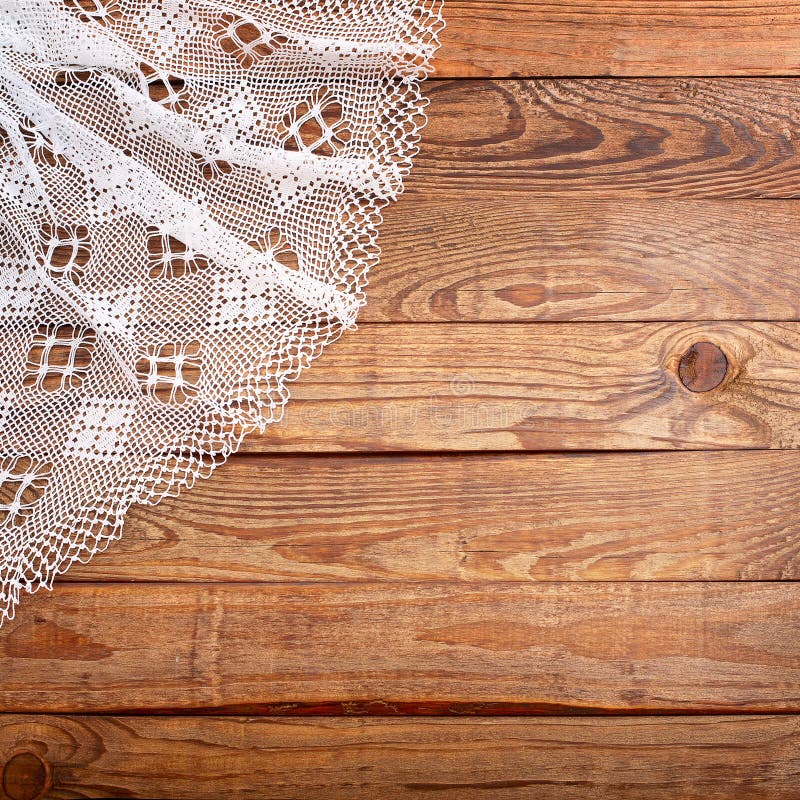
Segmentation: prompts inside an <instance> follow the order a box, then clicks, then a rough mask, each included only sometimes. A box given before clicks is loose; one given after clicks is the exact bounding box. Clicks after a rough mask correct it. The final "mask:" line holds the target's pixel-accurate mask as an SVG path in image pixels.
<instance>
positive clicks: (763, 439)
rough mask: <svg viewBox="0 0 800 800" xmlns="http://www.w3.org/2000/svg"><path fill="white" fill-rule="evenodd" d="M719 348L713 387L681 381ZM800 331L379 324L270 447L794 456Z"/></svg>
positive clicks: (321, 364) (311, 384)
mask: <svg viewBox="0 0 800 800" xmlns="http://www.w3.org/2000/svg"><path fill="white" fill-rule="evenodd" d="M701 341H709V342H712V343H714V344H717V345H719V346H720V347H721V348H722V349H723V351H724V352H725V354H726V356H727V358H728V361H729V370H728V376H727V377H726V379H725V381H723V383H722V385H721V386H719V387H718V388H716V389H714V390H713V391H710V392H704V393H695V392H691V391H689V390H688V389H686V388H685V387H684V386H683V385H682V384H681V382H680V380H679V378H678V376H677V374H676V373H677V369H678V364H679V362H680V358H681V356H682V355H683V354H684V353H685V352H686V351H687V350H688V349H689V348H690V347H691V346H692V345H693V344H694V343H695V342H701ZM798 366H800V327H798V324H797V323H788V322H787V323H777V324H776V323H733V322H731V323H720V322H715V323H575V324H568V323H563V324H562V323H552V324H547V325H539V324H530V325H526V324H485V325H483V324H481V325H475V324H467V325H464V324H448V325H436V324H420V325H366V326H364V327H363V328H362V329H361V331H359V333H358V335H355V336H353V335H350V336H345V337H343V338H342V339H341V340H340V341H339V342H336V343H335V344H334V345H331V346H330V348H329V349H328V350H327V351H326V353H325V355H324V356H323V357H322V358H320V359H319V360H318V361H316V362H315V363H314V366H313V368H312V369H310V370H309V371H308V372H306V373H304V374H303V375H302V377H301V379H300V380H299V381H298V382H297V384H296V385H294V386H293V387H292V394H293V400H292V402H290V403H289V405H288V407H287V409H286V413H285V417H284V420H283V421H282V422H281V423H280V424H279V425H272V426H270V427H269V428H268V429H267V431H266V433H265V434H264V435H261V436H257V435H254V436H252V437H249V438H248V439H247V440H246V442H245V445H244V447H245V449H246V450H248V451H250V452H256V451H275V450H282V451H309V452H312V451H313V452H325V451H336V450H351V451H358V450H364V451H367V450H385V451H386V450H462V451H464V450H565V449H566V450H620V449H662V450H671V449H676V448H677V449H719V448H776V449H781V448H794V447H797V446H798V444H800V407H799V406H798V378H799V376H800V371H798Z"/></svg>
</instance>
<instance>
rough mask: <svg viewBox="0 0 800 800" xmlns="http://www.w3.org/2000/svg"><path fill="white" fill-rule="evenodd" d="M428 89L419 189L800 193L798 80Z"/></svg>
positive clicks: (412, 182) (548, 195)
mask: <svg viewBox="0 0 800 800" xmlns="http://www.w3.org/2000/svg"><path fill="white" fill-rule="evenodd" d="M476 35H480V32H479V31H476ZM426 94H427V95H428V97H430V99H431V105H430V124H429V125H428V127H427V128H426V129H425V134H424V138H423V145H422V149H421V152H420V154H419V156H418V157H417V159H416V160H415V167H414V172H413V173H412V175H411V177H410V179H409V180H408V189H409V191H410V192H411V193H414V194H424V195H426V196H430V195H432V194H434V193H435V194H437V195H442V194H447V195H452V194H453V193H454V192H459V193H460V195H461V196H462V197H463V198H464V199H467V198H468V197H470V196H471V195H473V196H474V195H478V196H480V195H482V194H483V193H485V192H486V191H492V192H494V193H499V192H507V193H516V194H520V193H524V195H525V196H526V198H528V199H530V198H533V197H541V198H545V199H546V200H547V201H548V202H552V201H553V200H554V199H555V198H557V197H558V196H559V195H594V196H601V197H604V198H608V197H613V196H616V195H627V196H639V197H648V196H649V197H656V196H670V197H681V196H683V197H701V198H715V197H740V198H747V197H752V198H758V197H765V198H790V197H800V155H798V148H797V144H796V143H797V141H798V140H800V113H798V111H800V82H798V80H797V79H792V78H785V79H779V78H775V79H757V78H747V79H723V78H718V79H713V80H711V79H695V78H692V79H683V78H682V79H650V80H624V79H611V80H609V79H605V80H603V79H585V80H516V81H489V80H486V81H440V82H434V83H431V84H429V85H428V86H427V88H426ZM405 202H406V204H410V203H411V202H412V201H411V200H406V201H405ZM722 223H723V220H720V224H722Z"/></svg>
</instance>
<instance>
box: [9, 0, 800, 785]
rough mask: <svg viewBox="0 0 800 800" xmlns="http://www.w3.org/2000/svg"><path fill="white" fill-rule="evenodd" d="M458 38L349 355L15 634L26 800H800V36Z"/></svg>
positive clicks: (779, 18) (15, 757)
mask: <svg viewBox="0 0 800 800" xmlns="http://www.w3.org/2000/svg"><path fill="white" fill-rule="evenodd" d="M446 11H447V20H448V26H449V27H448V29H447V31H446V32H445V35H444V46H443V48H442V50H441V53H440V56H439V58H438V60H437V66H438V73H437V75H438V77H437V79H436V80H434V81H432V82H431V83H429V84H428V86H427V89H426V91H427V94H428V96H429V97H430V100H431V105H430V119H431V121H430V125H429V127H428V129H427V132H426V136H425V143H424V146H423V148H422V152H421V153H420V156H419V158H418V160H417V166H416V170H415V172H414V173H413V175H412V177H411V179H410V180H409V182H408V191H407V195H406V196H405V197H404V198H403V199H402V200H401V202H400V204H399V205H397V206H396V207H394V208H392V209H391V210H389V211H388V212H387V214H386V216H387V219H386V223H385V227H384V231H383V234H382V245H383V248H384V258H383V262H382V264H381V266H380V267H379V268H378V269H376V270H375V273H374V275H373V277H372V280H371V286H370V289H369V305H368V306H367V308H366V309H365V311H364V315H363V318H362V319H363V324H362V325H361V326H360V330H359V332H358V333H351V334H349V335H347V336H345V337H344V339H343V340H341V341H340V342H338V343H337V344H335V345H333V346H331V348H330V350H329V351H328V352H327V353H326V355H325V356H324V357H323V358H322V359H321V360H320V361H319V362H318V363H317V364H316V365H315V366H314V368H313V369H311V370H310V371H309V372H308V373H306V374H304V376H303V378H302V380H301V381H300V382H299V383H298V384H297V385H296V386H295V387H294V400H293V402H292V403H291V404H290V406H289V408H288V411H287V414H286V419H285V422H283V423H282V424H280V425H276V426H273V427H272V429H271V430H269V432H268V433H267V435H265V436H263V437H260V438H258V437H256V438H253V439H251V440H250V441H249V443H248V444H247V446H246V448H245V452H243V453H242V454H241V455H239V456H237V457H235V458H233V459H231V461H230V463H229V464H228V465H226V466H225V467H222V468H220V469H219V470H218V472H217V473H216V474H215V475H214V476H213V477H212V478H211V479H210V480H208V481H206V482H201V483H200V484H199V485H198V486H197V487H196V488H195V489H194V490H193V491H191V492H189V493H186V494H184V495H183V496H182V497H181V498H179V499H177V500H171V501H168V502H165V503H164V504H162V505H161V506H159V507H157V508H155V509H142V508H139V509H137V510H136V511H135V512H134V513H132V514H131V518H130V520H129V522H128V523H127V526H126V533H125V538H124V540H123V541H122V542H121V543H118V544H114V545H113V546H112V547H111V548H110V550H109V551H108V552H107V553H106V554H103V555H99V556H97V557H96V558H95V559H94V561H93V562H92V563H91V564H89V565H87V566H84V567H81V568H74V569H73V570H72V571H71V572H70V573H69V574H68V575H66V576H64V577H63V579H62V580H61V581H60V582H59V583H58V585H57V586H56V590H55V591H54V592H53V593H52V594H41V595H37V596H36V597H35V598H29V599H28V600H27V602H25V603H23V604H22V605H21V607H20V609H19V611H18V614H17V617H16V619H15V620H14V621H13V623H10V624H8V625H7V626H6V627H4V628H3V629H2V631H0V709H2V711H3V712H5V713H3V714H2V716H0V758H2V759H3V762H2V763H3V767H4V771H3V773H2V781H0V783H2V790H0V796H2V797H8V798H14V799H15V800H18V799H19V798H27V800H31V798H34V797H40V796H43V795H44V796H48V797H59V798H73V797H122V796H124V797H147V798H157V797H158V798H223V797H224V798H244V797H255V798H299V799H301V800H314V799H315V798H320V799H322V798H324V799H325V800H331V799H337V798H343V799H345V800H350V799H351V798H352V799H354V800H355V799H357V798H370V800H372V799H374V798H377V800H383V799H384V798H386V799H387V800H404V799H405V798H436V800H448V799H449V798H458V800H469V798H486V799H487V800H500V799H501V798H535V799H536V800H540V799H544V800H548V799H549V798H558V799H559V800H561V799H562V798H564V799H566V798H587V797H597V798H601V797H602V798H611V799H612V800H615V799H616V798H648V800H652V798H683V799H685V798H734V797H735V798H748V800H752V799H754V798H755V799H757V798H764V799H765V800H774V799H775V798H797V797H798V796H800V717H799V716H798V714H800V588H799V587H798V584H797V583H796V582H795V581H796V580H797V579H798V577H800V518H799V517H798V512H800V504H799V503H798V499H797V497H798V493H797V483H798V473H799V472H800V451H798V445H800V371H799V370H798V367H800V324H799V323H798V320H799V319H800V270H798V266H800V225H798V221H800V200H798V199H797V198H800V81H799V80H798V77H797V76H798V75H800V3H798V2H789V3H785V4H779V5H775V4H773V3H771V2H769V3H768V2H766V0H748V2H741V1H737V2H734V0H717V2H715V3H706V2H690V1H689V0H663V1H661V2H640V3H630V2H624V3H623V2H614V1H613V0H586V2H581V3H579V2H576V1H575V0H570V1H568V0H550V2H541V3H540V2H526V1H525V0H450V2H449V3H448V6H447V9H446ZM688 76H691V77H688ZM3 792H5V795H3Z"/></svg>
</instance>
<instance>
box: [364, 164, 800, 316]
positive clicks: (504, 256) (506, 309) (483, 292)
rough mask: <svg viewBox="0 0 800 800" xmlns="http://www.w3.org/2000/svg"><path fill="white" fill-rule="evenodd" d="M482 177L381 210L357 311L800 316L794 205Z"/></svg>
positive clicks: (798, 210) (798, 212) (798, 206)
mask: <svg viewBox="0 0 800 800" xmlns="http://www.w3.org/2000/svg"><path fill="white" fill-rule="evenodd" d="M412 180H416V176H415V177H414V178H413V179H412ZM482 186H485V187H486V196H485V197H480V198H476V197H474V196H466V194H465V193H464V192H462V191H460V190H454V191H451V192H449V193H441V194H438V195H437V196H436V197H434V198H427V197H422V196H420V195H416V196H413V197H411V196H409V197H405V198H403V199H402V201H401V202H400V203H398V204H397V205H395V206H393V207H391V208H390V209H388V210H387V211H386V212H385V216H386V221H385V223H384V224H383V226H382V227H381V233H380V242H381V246H382V249H383V254H382V258H381V264H380V265H379V266H378V267H376V268H375V269H374V270H373V271H372V272H371V273H370V277H369V281H370V282H369V286H368V287H367V298H368V303H367V305H366V307H365V308H364V309H363V310H362V311H361V315H360V317H359V319H360V320H362V321H371V322H428V321H442V320H447V321H464V322H472V321H483V322H503V321H511V320H517V321H530V320H542V321H565V322H566V321H578V320H630V321H637V320H710V319H718V320H733V319H739V320H753V319H765V320H766V319H768V320H796V319H799V318H800V299H798V298H800V248H798V247H797V238H798V233H797V220H798V219H800V203H798V202H797V201H794V200H788V201H781V202H763V201H760V200H737V201H731V200H666V199H664V200H659V199H649V200H639V199H635V198H629V199H624V200H619V199H613V198H608V197H604V198H570V199H568V200H565V199H563V198H559V197H558V196H555V197H549V198H528V197H525V196H521V197H520V196H509V195H508V194H495V193H493V192H492V190H491V182H490V181H482ZM431 188H433V186H432V185H431Z"/></svg>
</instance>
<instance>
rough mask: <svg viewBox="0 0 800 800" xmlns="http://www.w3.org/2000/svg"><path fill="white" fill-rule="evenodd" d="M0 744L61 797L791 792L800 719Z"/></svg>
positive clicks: (0, 727)
mask: <svg viewBox="0 0 800 800" xmlns="http://www.w3.org/2000/svg"><path fill="white" fill-rule="evenodd" d="M4 751H5V752H16V753H18V755H17V756H16V759H17V761H16V762H12V765H11V767H10V768H8V770H7V772H8V775H7V777H8V778H13V777H16V776H17V775H18V774H19V773H20V772H21V771H22V767H23V766H24V763H25V762H23V758H25V759H27V761H28V762H30V764H31V766H34V765H36V764H42V763H43V764H44V769H42V767H41V766H40V767H39V769H40V772H39V780H38V782H37V780H36V778H35V777H33V778H32V779H29V782H28V784H27V785H28V786H30V787H31V788H36V787H37V786H42V785H46V781H47V777H46V770H47V768H48V767H49V769H50V778H49V784H50V786H52V791H51V792H50V794H48V797H52V798H64V799H65V800H66V798H75V797H110V796H113V797H131V798H153V797H169V798H173V800H218V798H220V797H225V798H231V800H234V799H235V798H249V797H267V796H268V797H270V798H275V800H279V799H280V798H285V799H286V800H289V799H290V798H291V799H292V800H297V798H302V799H303V800H361V799H363V800H372V799H373V798H397V800H403V798H429V797H431V796H434V797H437V798H442V799H443V800H470V798H474V800H478V799H479V798H486V797H491V798H492V799H493V800H506V799H507V800H516V799H517V798H522V800H583V799H584V798H586V797H588V796H591V797H613V798H620V799H621V800H659V798H661V799H662V800H674V798H676V797H680V798H682V799H683V800H707V799H708V798H712V797H713V798H716V799H717V800H727V799H728V798H730V799H731V800H733V798H742V797H746V798H748V800H790V798H792V800H793V799H794V798H796V797H797V778H798V774H800V722H798V719H797V718H796V717H791V716H751V717H748V716H732V717H704V718H696V717H694V718H693V717H662V718H656V719H654V718H647V717H641V718H627V719H619V718H617V719H602V718H583V719H571V720H569V719H558V718H541V719H528V720H511V719H408V720H399V719H357V720H356V719H335V718H321V719H315V720H311V719H305V720H292V719H283V720H275V719H264V718H262V719H253V718H243V717H217V718H198V717H177V718H170V717H96V716H95V717H93V716H84V717H80V716H79V717H67V716H47V717H33V716H17V715H8V716H5V717H0V753H2V752H4Z"/></svg>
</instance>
